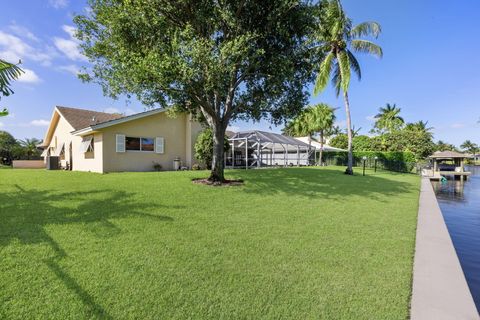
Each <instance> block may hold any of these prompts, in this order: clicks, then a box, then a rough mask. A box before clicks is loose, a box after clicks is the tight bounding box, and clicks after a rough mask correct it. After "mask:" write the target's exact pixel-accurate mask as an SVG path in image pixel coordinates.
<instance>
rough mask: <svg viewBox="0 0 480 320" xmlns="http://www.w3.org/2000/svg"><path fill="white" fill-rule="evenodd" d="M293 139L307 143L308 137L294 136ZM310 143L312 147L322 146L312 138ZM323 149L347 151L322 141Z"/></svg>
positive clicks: (318, 147) (319, 147)
mask: <svg viewBox="0 0 480 320" xmlns="http://www.w3.org/2000/svg"><path fill="white" fill-rule="evenodd" d="M295 139H297V140H300V141H302V142H305V143H308V137H295ZM311 144H312V147H314V148H315V149H318V150H320V149H321V148H322V145H321V144H320V143H319V142H318V141H316V140H314V139H313V138H312V141H311ZM323 151H347V150H345V149H340V148H335V147H332V146H329V145H328V144H325V143H324V144H323Z"/></svg>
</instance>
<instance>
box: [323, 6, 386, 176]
mask: <svg viewBox="0 0 480 320" xmlns="http://www.w3.org/2000/svg"><path fill="white" fill-rule="evenodd" d="M380 32H381V27H380V25H379V24H378V23H376V22H363V23H360V24H359V25H357V26H353V25H352V20H350V19H349V18H348V17H347V16H346V14H345V12H344V11H343V9H342V6H341V4H340V1H339V0H323V1H322V12H321V14H320V22H319V26H318V29H317V30H316V33H315V37H314V42H315V43H314V44H315V45H317V47H318V48H320V49H321V50H322V51H323V52H325V53H326V54H325V56H324V57H322V61H321V63H320V65H319V68H318V69H319V72H318V75H317V79H316V83H315V88H314V93H315V94H318V93H320V92H322V91H323V90H324V89H325V88H326V87H327V85H328V82H329V80H331V81H332V84H333V86H334V87H335V89H336V91H337V96H338V95H340V93H343V99H344V103H345V112H346V118H347V119H346V120H347V136H348V146H347V148H348V168H347V170H346V173H347V174H353V153H352V126H351V123H352V121H351V115H350V101H349V96H348V90H349V87H350V78H351V73H352V72H353V73H355V74H356V75H357V76H358V79H361V69H360V64H359V62H358V60H357V58H356V57H355V55H354V53H368V54H372V55H375V56H378V57H382V55H383V53H382V49H381V48H380V47H379V46H378V45H376V44H375V43H373V42H371V41H369V40H366V39H362V37H365V36H367V37H368V36H371V37H374V38H377V37H378V36H379V35H380Z"/></svg>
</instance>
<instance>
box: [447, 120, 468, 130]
mask: <svg viewBox="0 0 480 320" xmlns="http://www.w3.org/2000/svg"><path fill="white" fill-rule="evenodd" d="M464 127H465V124H463V123H460V122H456V123H452V124H451V125H450V128H452V129H461V128H464Z"/></svg>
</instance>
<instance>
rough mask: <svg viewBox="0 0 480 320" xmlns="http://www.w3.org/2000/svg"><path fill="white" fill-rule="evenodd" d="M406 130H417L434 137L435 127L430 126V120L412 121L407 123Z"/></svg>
mask: <svg viewBox="0 0 480 320" xmlns="http://www.w3.org/2000/svg"><path fill="white" fill-rule="evenodd" d="M405 129H406V130H410V131H417V132H421V133H424V134H426V135H428V136H429V137H430V138H433V132H432V130H433V129H434V128H433V127H429V126H428V121H422V120H420V121H417V122H412V123H407V125H406V126H405Z"/></svg>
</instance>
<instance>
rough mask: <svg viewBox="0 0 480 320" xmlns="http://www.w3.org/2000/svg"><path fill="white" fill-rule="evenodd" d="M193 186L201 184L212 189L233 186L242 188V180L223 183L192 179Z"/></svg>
mask: <svg viewBox="0 0 480 320" xmlns="http://www.w3.org/2000/svg"><path fill="white" fill-rule="evenodd" d="M192 182H193V183H195V184H203V185H206V186H212V187H233V186H243V180H225V181H224V182H212V181H210V180H208V179H204V178H202V179H193V180H192Z"/></svg>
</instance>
